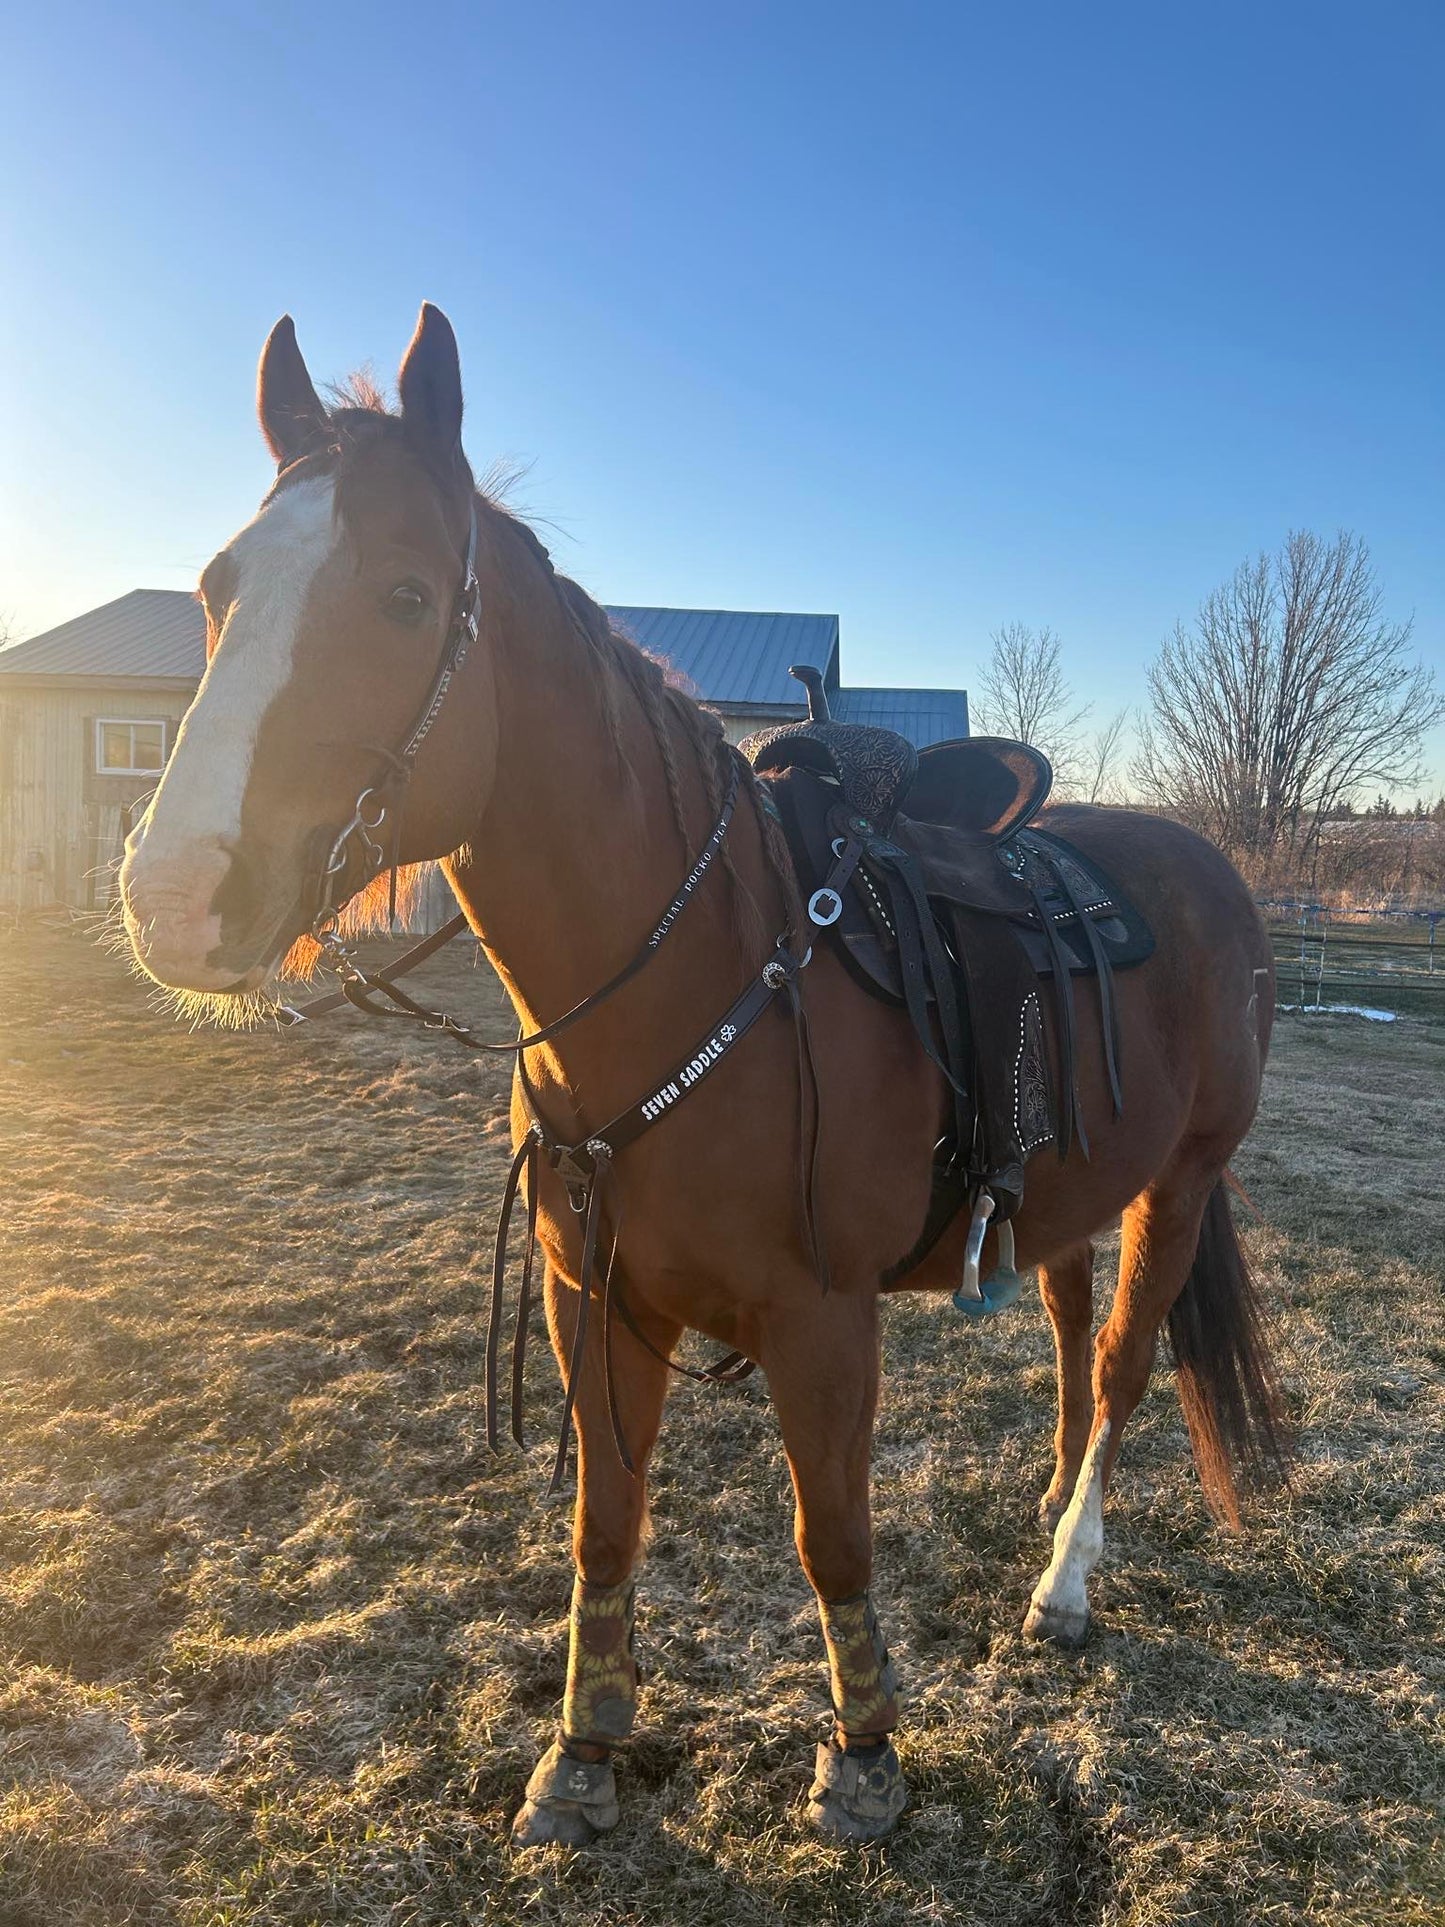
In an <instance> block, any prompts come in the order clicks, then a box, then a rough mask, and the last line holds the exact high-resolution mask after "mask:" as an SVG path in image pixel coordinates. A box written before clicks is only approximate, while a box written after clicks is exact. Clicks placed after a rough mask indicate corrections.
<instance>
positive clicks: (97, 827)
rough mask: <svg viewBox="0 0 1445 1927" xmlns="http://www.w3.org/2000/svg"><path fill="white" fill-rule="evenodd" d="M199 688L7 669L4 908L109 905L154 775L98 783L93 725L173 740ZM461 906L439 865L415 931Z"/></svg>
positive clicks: (730, 730) (2, 750) (752, 721)
mask: <svg viewBox="0 0 1445 1927" xmlns="http://www.w3.org/2000/svg"><path fill="white" fill-rule="evenodd" d="M194 693H195V692H194V690H192V689H190V688H179V689H177V688H166V687H165V686H164V685H161V686H156V685H145V684H141V685H138V684H137V683H135V682H134V681H129V682H126V683H118V684H114V685H107V684H103V683H95V682H90V681H86V680H83V679H82V680H79V681H77V683H76V685H75V686H74V687H69V686H66V685H60V684H47V685H40V684H22V683H20V682H19V680H18V679H16V681H15V682H14V683H13V684H9V685H7V680H6V679H5V678H3V677H0V910H7V911H11V912H14V911H19V910H35V909H45V908H49V907H51V906H55V905H60V906H64V907H65V908H68V909H72V910H81V911H87V910H103V909H104V908H105V907H106V905H107V903H108V902H109V900H110V871H109V867H108V866H110V865H111V864H113V863H114V862H115V860H116V859H117V858H118V856H119V854H120V841H121V804H122V801H123V800H125V799H124V797H123V794H122V792H124V791H126V790H127V789H130V790H133V791H134V793H135V794H137V795H139V794H141V793H143V792H144V791H145V790H147V789H148V788H150V787H151V779H150V778H148V777H147V778H136V779H134V781H133V782H132V783H130V784H126V783H123V782H121V781H120V779H114V778H111V779H103V780H102V781H100V782H97V781H96V778H95V775H94V769H93V761H92V759H93V754H94V751H93V747H92V741H91V730H90V724H91V723H92V722H93V720H94V719H95V718H96V717H97V716H116V717H135V718H136V720H137V721H142V720H145V719H148V718H164V719H165V721H166V722H167V723H168V725H169V727H168V729H167V747H168V748H169V745H170V743H171V742H172V741H173V740H174V734H175V728H176V725H177V724H178V723H179V722H180V720H181V718H182V717H183V716H184V715H185V713H186V711H187V709H188V708H189V707H190V704H191V701H192V698H193V696H194ZM777 720H778V718H777V715H776V713H772V712H769V713H758V714H747V713H742V712H738V711H727V712H723V713H722V722H723V727H724V729H725V731H726V733H727V738H728V740H729V742H733V743H736V742H740V741H741V740H742V738H743V737H744V736H748V735H750V734H752V732H753V731H754V730H757V729H763V728H766V727H767V726H768V725H769V724H771V723H775V722H776V721H777ZM455 909H456V904H455V900H454V899H453V897H452V894H451V891H450V890H449V889H448V888H447V884H446V879H445V878H444V877H443V876H442V874H441V872H440V871H439V870H432V871H431V873H430V874H429V876H428V877H427V880H426V883H425V885H424V887H423V889H422V891H421V892H420V895H419V898H418V901H417V905H416V908H415V910H414V912H413V914H412V916H411V917H410V919H409V920H408V925H407V927H408V929H409V930H411V931H412V932H413V933H415V934H418V935H421V934H427V933H429V932H431V931H432V930H436V929H439V928H440V927H441V925H442V924H443V923H445V922H446V920H447V918H448V917H450V916H451V915H452V914H453V912H454V911H455Z"/></svg>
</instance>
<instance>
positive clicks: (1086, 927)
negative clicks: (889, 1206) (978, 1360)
mask: <svg viewBox="0 0 1445 1927" xmlns="http://www.w3.org/2000/svg"><path fill="white" fill-rule="evenodd" d="M792 673H793V674H794V675H795V676H797V677H798V679H799V680H800V681H802V682H804V683H805V684H806V685H807V688H808V693H809V705H808V706H809V716H808V720H807V721H806V722H802V723H792V724H786V725H784V726H782V727H781V728H776V729H770V730H766V731H763V732H761V733H760V734H759V735H756V736H753V737H751V738H749V739H748V741H747V742H745V743H744V744H743V745H742V753H743V754H744V755H745V756H746V757H747V758H748V760H749V761H750V762H751V763H752V765H753V768H754V770H755V772H756V773H757V774H758V776H759V777H761V778H762V779H763V782H762V790H763V795H764V799H765V802H766V804H767V806H768V807H769V808H770V809H771V810H772V811H773V813H774V814H775V815H776V817H777V819H778V821H779V822H780V824H781V826H782V828H783V831H784V834H785V836H786V838H787V842H788V846H789V850H790V852H791V854H792V857H793V863H794V868H795V870H796V873H797V876H798V880H799V883H800V885H801V887H802V890H803V892H804V895H805V897H806V900H807V906H808V917H809V920H810V922H811V924H812V925H813V926H814V927H815V930H814V936H815V941H822V940H823V939H824V938H825V937H826V938H828V939H830V940H831V941H832V942H833V944H834V946H835V948H836V950H837V952H838V954H839V955H840V957H841V958H842V960H843V962H844V964H845V965H846V967H847V968H848V969H849V971H850V973H851V974H852V975H853V976H854V978H855V979H856V980H857V981H858V982H859V984H860V985H861V986H862V987H863V988H864V989H866V990H868V991H869V992H870V993H872V994H873V995H875V996H878V997H881V998H883V999H884V1000H885V1001H887V1002H889V1003H892V1004H894V1005H897V1006H900V1007H902V1008H904V1009H906V1011H907V1014H908V1018H909V1020H910V1022H911V1024H912V1027H913V1029H914V1032H915V1034H916V1035H917V1037H918V1039H919V1042H920V1043H921V1045H922V1047H923V1049H924V1051H925V1052H926V1054H927V1055H928V1056H929V1057H930V1058H931V1059H932V1060H933V1062H934V1063H935V1065H937V1067H938V1068H939V1069H940V1070H941V1071H942V1072H943V1075H944V1079H945V1082H946V1085H947V1087H948V1091H949V1096H950V1100H951V1102H950V1105H949V1110H950V1113H951V1115H950V1116H949V1118H947V1119H946V1120H945V1128H944V1132H943V1136H942V1137H941V1138H940V1141H939V1145H938V1149H937V1152H936V1154H935V1166H934V1182H933V1196H932V1199H931V1202H930V1206H929V1212H928V1217H927V1221H926V1222H925V1224H924V1227H923V1229H922V1231H921V1233H920V1235H919V1238H918V1240H917V1242H916V1244H915V1245H914V1247H913V1249H912V1250H911V1251H910V1252H909V1253H907V1254H906V1255H905V1256H904V1257H903V1258H901V1259H900V1260H899V1261H898V1263H897V1264H896V1265H895V1266H894V1267H892V1269H891V1271H890V1273H889V1274H888V1277H887V1279H886V1280H885V1282H896V1281H897V1280H898V1279H899V1278H901V1277H902V1276H903V1275H905V1273H906V1272H907V1271H909V1270H911V1269H912V1268H913V1266H914V1265H916V1264H917V1263H919V1262H920V1261H921V1260H922V1258H923V1257H924V1256H925V1255H926V1253H927V1252H928V1250H929V1249H931V1247H932V1245H933V1244H934V1243H935V1242H936V1241H937V1239H938V1238H939V1237H940V1236H941V1235H942V1233H943V1231H944V1230H945V1229H946V1228H947V1225H948V1224H949V1222H950V1221H951V1219H952V1218H953V1217H954V1216H955V1215H956V1214H957V1213H958V1211H959V1210H960V1209H962V1208H963V1206H964V1205H965V1204H967V1205H968V1206H969V1207H970V1208H971V1209H972V1210H974V1213H975V1218H976V1221H977V1222H976V1225H975V1228H976V1229H977V1228H978V1225H980V1224H981V1223H982V1218H983V1217H985V1216H988V1215H989V1214H992V1215H993V1216H994V1217H995V1219H996V1221H998V1222H1000V1223H1006V1222H1007V1221H1008V1220H1009V1219H1011V1218H1012V1217H1013V1216H1014V1214H1015V1213H1016V1212H1017V1210H1018V1207H1019V1204H1020V1202H1021V1201H1022V1197H1023V1183H1024V1165H1025V1163H1026V1162H1027V1160H1028V1158H1029V1157H1031V1156H1032V1155H1033V1154H1034V1153H1035V1152H1036V1151H1037V1150H1039V1149H1040V1148H1041V1147H1042V1146H1043V1145H1045V1144H1047V1143H1050V1142H1053V1143H1055V1144H1056V1145H1057V1147H1058V1152H1059V1156H1060V1157H1061V1158H1064V1157H1067V1155H1068V1152H1069V1149H1070V1147H1071V1145H1072V1143H1073V1141H1074V1139H1075V1138H1076V1137H1077V1139H1078V1141H1079V1145H1080V1148H1081V1150H1082V1151H1083V1152H1084V1154H1085V1155H1087V1154H1088V1140H1087V1136H1086V1134H1085V1130H1084V1120H1083V1118H1082V1115H1081V1113H1080V1108H1079V1098H1078V1091H1077V1085H1076V1079H1075V1071H1074V1058H1075V1047H1074V1033H1075V1016H1074V992H1073V979H1074V977H1075V976H1079V975H1089V976H1093V977H1094V978H1095V979H1096V980H1097V983H1098V999H1099V1017H1100V1024H1101V1028H1102V1031H1103V1042H1104V1056H1105V1061H1106V1064H1107V1067H1108V1073H1109V1081H1110V1088H1111V1092H1112V1095H1113V1100H1114V1108H1115V1113H1116V1115H1117V1113H1118V1111H1119V1109H1120V1106H1121V1103H1122V1095H1121V1090H1120V1084H1119V1076H1118V1065H1117V1056H1118V1052H1117V1031H1116V1020H1115V1013H1114V1004H1113V991H1112V981H1111V979H1112V972H1113V970H1115V969H1117V968H1122V967H1124V966H1126V965H1128V964H1131V963H1137V962H1140V961H1142V959H1143V958H1145V957H1147V956H1148V955H1150V954H1151V952H1152V950H1153V947H1154V944H1153V937H1152V935H1151V934H1150V931H1149V929H1148V926H1147V925H1146V924H1145V922H1144V920H1143V918H1142V917H1140V916H1139V914H1138V912H1137V911H1136V910H1135V909H1134V908H1133V906H1132V905H1131V904H1129V903H1128V901H1127V900H1126V898H1125V897H1124V896H1123V895H1122V893H1121V892H1120V891H1118V890H1117V889H1116V888H1115V886H1114V885H1113V884H1112V882H1111V881H1110V880H1109V878H1108V877H1106V876H1105V875H1104V873H1103V872H1102V870H1100V869H1099V867H1098V866H1097V865H1096V864H1095V863H1094V862H1093V861H1092V860H1091V859H1090V858H1089V857H1087V856H1086V855H1085V854H1084V853H1083V852H1082V851H1080V850H1078V849H1076V848H1074V847H1073V846H1072V845H1071V844H1068V843H1066V842H1065V841H1064V840H1063V838H1062V837H1058V836H1055V835H1052V834H1050V833H1049V832H1048V831H1046V830H1044V829H1042V828H1040V827H1038V826H1037V824H1036V822H1035V819H1036V818H1037V816H1038V814H1039V812H1040V811H1041V810H1042V808H1043V806H1044V804H1045V802H1046V800H1047V798H1048V794H1049V790H1050V787H1051V785H1052V781H1053V772H1052V769H1051V767H1050V765H1049V762H1048V759H1047V757H1045V756H1044V755H1042V754H1041V752H1040V751H1038V750H1036V749H1034V748H1032V747H1031V746H1030V745H1028V744H1025V743H1015V742H1011V741H1009V740H1007V739H1005V738H1002V737H990V736H983V737H969V738H964V739H961V740H957V741H951V742H945V743H938V744H935V745H933V746H932V747H930V748H927V749H924V750H922V751H918V750H915V749H914V748H913V746H912V745H911V744H910V743H908V742H907V741H906V740H905V739H904V738H903V737H901V736H899V735H897V734H896V733H895V732H893V731H892V730H886V729H878V728H874V727H872V726H867V725H859V724H848V723H837V722H834V721H833V720H832V718H831V716H830V715H829V714H828V708H827V699H826V696H825V694H824V692H823V687H822V677H821V676H820V675H819V673H818V672H817V671H816V670H813V669H795V670H794V671H793V672H792ZM1031 826H1033V827H1031ZM1046 990H1047V991H1048V992H1050V993H1051V999H1050V1001H1051V1005H1052V1023H1051V1026H1050V1028H1051V1029H1052V1032H1053V1046H1054V1048H1053V1051H1052V1053H1050V1052H1049V1051H1048V1050H1047V1040H1046V1036H1045V1027H1044V1023H1043V998H1044V993H1045V991H1046ZM1050 1056H1052V1058H1053V1063H1052V1065H1051V1064H1050V1062H1049V1058H1050ZM979 1242H981V1232H980V1239H979ZM969 1244H970V1250H971V1251H972V1252H973V1259H972V1262H973V1263H974V1265H975V1269H976V1261H977V1253H976V1250H975V1249H974V1246H975V1240H973V1239H970V1241H969ZM976 1295H977V1279H976V1276H975V1279H974V1290H973V1291H972V1292H970V1293H969V1294H968V1296H969V1300H970V1302H969V1303H968V1304H966V1305H965V1308H966V1309H973V1308H974V1306H973V1303H972V1300H973V1298H974V1297H976ZM985 1295H986V1294H985Z"/></svg>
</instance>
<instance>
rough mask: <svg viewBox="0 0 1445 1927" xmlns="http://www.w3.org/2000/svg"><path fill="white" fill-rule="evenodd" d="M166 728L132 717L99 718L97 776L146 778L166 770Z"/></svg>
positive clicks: (97, 721) (96, 753) (97, 728)
mask: <svg viewBox="0 0 1445 1927" xmlns="http://www.w3.org/2000/svg"><path fill="white" fill-rule="evenodd" d="M165 760H166V726H165V724H164V723H161V722H136V721H133V720H132V719H131V718H130V717H129V716H125V717H120V718H116V717H111V716H97V718H96V720H95V773H96V775H97V776H146V775H149V774H151V773H152V772H153V771H156V770H159V769H163V768H164V767H165Z"/></svg>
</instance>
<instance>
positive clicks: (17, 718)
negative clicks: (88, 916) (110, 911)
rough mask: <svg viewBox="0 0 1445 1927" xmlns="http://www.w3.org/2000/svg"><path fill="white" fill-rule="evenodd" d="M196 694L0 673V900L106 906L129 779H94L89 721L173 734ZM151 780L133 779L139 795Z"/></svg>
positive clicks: (0, 904)
mask: <svg viewBox="0 0 1445 1927" xmlns="http://www.w3.org/2000/svg"><path fill="white" fill-rule="evenodd" d="M193 694H194V691H193V690H191V689H187V688H180V689H175V688H166V687H164V686H161V687H156V686H154V685H150V686H140V687H138V686H137V685H136V684H135V683H134V682H130V683H126V684H122V685H114V686H109V685H106V684H103V683H94V682H88V681H80V682H77V684H76V685H75V686H74V687H71V686H69V685H63V684H48V685H39V684H21V683H19V682H18V681H17V682H16V683H14V684H11V683H10V682H9V679H8V678H5V677H0V908H4V909H7V910H11V911H16V910H34V909H45V908H48V907H50V906H53V905H63V906H65V907H67V908H69V909H73V910H91V909H102V908H104V906H105V904H106V902H107V901H108V899H109V889H108V877H107V874H106V866H107V865H108V864H110V863H112V862H113V861H114V859H115V858H116V857H117V856H118V855H119V852H120V822H121V804H122V792H123V791H125V790H127V789H129V788H130V787H132V785H131V784H126V783H120V782H119V781H118V780H117V779H108V781H107V784H106V785H97V784H96V782H95V778H94V753H95V752H94V744H93V740H92V738H93V731H92V730H91V728H90V724H91V722H92V721H93V719H94V718H95V717H97V716H116V717H134V718H135V719H136V720H137V721H146V720H151V719H155V720H164V721H165V722H166V723H167V724H168V725H169V727H168V729H167V739H168V740H169V739H170V737H171V736H172V735H173V733H174V730H175V727H176V725H177V724H178V723H179V722H180V719H181V718H182V716H184V715H185V713H186V710H187V709H188V708H189V707H190V703H191V698H192V696H193ZM153 781H154V779H153V778H149V777H145V778H141V777H138V778H135V779H134V781H133V788H134V790H135V792H136V793H137V794H139V793H141V792H143V791H144V790H145V789H146V788H147V787H149V786H151V784H152V783H153ZM88 791H89V792H90V794H88V793H87V792H88Z"/></svg>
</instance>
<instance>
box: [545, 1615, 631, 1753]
mask: <svg viewBox="0 0 1445 1927" xmlns="http://www.w3.org/2000/svg"><path fill="white" fill-rule="evenodd" d="M635 1596H636V1588H635V1586H634V1585H633V1582H632V1581H631V1580H630V1579H629V1580H627V1581H626V1582H625V1584H623V1585H621V1586H589V1585H588V1584H587V1582H586V1581H585V1580H583V1579H578V1580H577V1581H576V1582H575V1584H574V1585H573V1587H572V1629H571V1639H570V1643H569V1647H568V1653H567V1691H566V1695H565V1696H564V1698H563V1701H562V1736H563V1738H564V1740H585V1741H587V1742H588V1743H589V1744H591V1745H594V1746H614V1745H616V1743H617V1742H618V1741H619V1740H625V1739H626V1738H627V1736H628V1734H629V1733H631V1731H632V1718H633V1714H634V1713H635V1712H636V1710H637V1662H636V1661H635V1660H634V1658H633V1656H632V1607H633V1600H634V1598H635Z"/></svg>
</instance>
